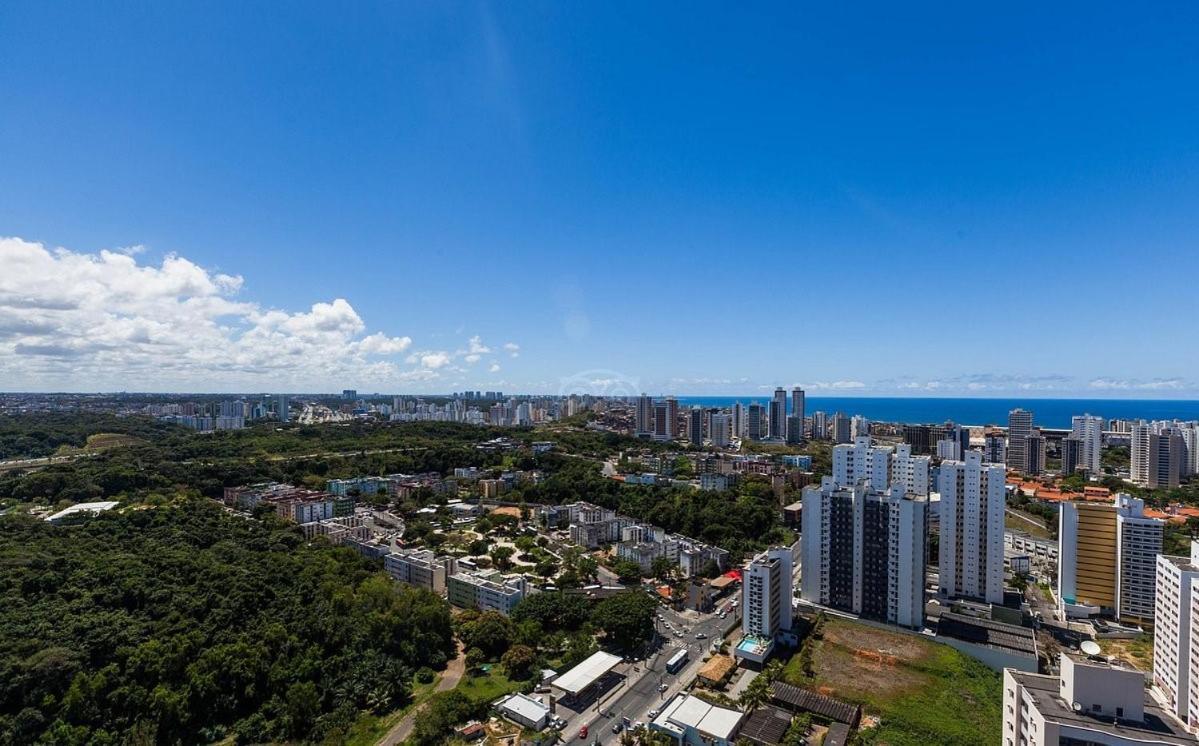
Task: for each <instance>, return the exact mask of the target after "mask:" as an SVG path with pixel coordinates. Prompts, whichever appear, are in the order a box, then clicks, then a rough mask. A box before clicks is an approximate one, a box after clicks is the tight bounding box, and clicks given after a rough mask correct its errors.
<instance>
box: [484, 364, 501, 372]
mask: <svg viewBox="0 0 1199 746" xmlns="http://www.w3.org/2000/svg"><path fill="white" fill-rule="evenodd" d="M487 372H488V373H499V372H500V364H499V363H492V364H491V367H490V368H488V369H487Z"/></svg>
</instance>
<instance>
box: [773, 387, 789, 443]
mask: <svg viewBox="0 0 1199 746" xmlns="http://www.w3.org/2000/svg"><path fill="white" fill-rule="evenodd" d="M770 437H771V438H778V439H779V440H784V439H785V438H786V437H787V392H786V391H785V390H783V389H782V388H777V389H775V390H774V398H773V399H771V400H770Z"/></svg>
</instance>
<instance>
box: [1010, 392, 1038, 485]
mask: <svg viewBox="0 0 1199 746" xmlns="http://www.w3.org/2000/svg"><path fill="white" fill-rule="evenodd" d="M1030 435H1032V412H1029V411H1027V410H1024V409H1019V408H1017V409H1013V410H1012V411H1011V412H1008V416H1007V468H1009V469H1011V470H1013V471H1018V472H1020V473H1021V474H1025V473H1027V472H1028V436H1030Z"/></svg>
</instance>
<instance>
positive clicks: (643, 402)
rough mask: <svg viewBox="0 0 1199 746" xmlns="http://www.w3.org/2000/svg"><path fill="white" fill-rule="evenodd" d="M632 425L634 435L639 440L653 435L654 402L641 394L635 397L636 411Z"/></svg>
mask: <svg viewBox="0 0 1199 746" xmlns="http://www.w3.org/2000/svg"><path fill="white" fill-rule="evenodd" d="M635 417H636V422H635V425H634V428H635V434H636V436H637V437H639V438H644V437H648V436H650V435H653V433H654V400H653V399H651V398H650V397H648V396H646V395H645V394H642V395H641V396H639V397H637V409H636V413H635Z"/></svg>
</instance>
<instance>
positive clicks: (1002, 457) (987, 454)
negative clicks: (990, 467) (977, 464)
mask: <svg viewBox="0 0 1199 746" xmlns="http://www.w3.org/2000/svg"><path fill="white" fill-rule="evenodd" d="M983 461H985V462H987V463H988V464H1006V463H1007V442H1006V439H1005V438H1004V436H1003V433H1002V432H999V431H994V430H992V431H988V432H987V433H986V435H984V436H983Z"/></svg>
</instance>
